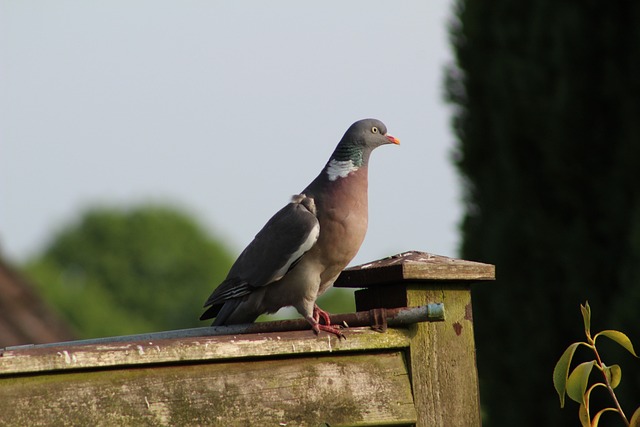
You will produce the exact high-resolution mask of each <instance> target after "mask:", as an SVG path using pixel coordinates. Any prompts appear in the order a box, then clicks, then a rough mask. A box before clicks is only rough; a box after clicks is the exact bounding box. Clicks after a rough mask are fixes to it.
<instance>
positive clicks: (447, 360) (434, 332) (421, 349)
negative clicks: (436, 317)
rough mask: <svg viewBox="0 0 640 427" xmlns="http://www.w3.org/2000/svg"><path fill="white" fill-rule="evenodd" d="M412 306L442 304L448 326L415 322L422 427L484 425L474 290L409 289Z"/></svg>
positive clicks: (413, 355)
mask: <svg viewBox="0 0 640 427" xmlns="http://www.w3.org/2000/svg"><path fill="white" fill-rule="evenodd" d="M406 295H407V300H408V301H409V302H410V303H411V304H424V303H425V302H430V301H443V302H444V304H445V306H446V307H447V316H446V320H445V321H444V322H439V323H416V324H415V325H413V326H411V330H412V331H413V333H414V339H413V340H412V342H411V347H410V350H409V354H410V360H411V373H412V381H413V393H414V398H415V405H416V411H417V412H418V414H419V416H418V423H417V424H416V425H417V426H419V427H420V426H424V427H426V426H469V427H471V426H480V425H481V419H480V395H479V391H478V371H477V367H476V355H475V346H474V340H473V339H474V338H473V317H472V312H471V293H470V292H469V286H468V285H467V286H462V285H460V286H451V285H449V286H447V285H444V284H442V283H441V284H440V285H438V284H433V285H425V284H424V283H414V284H407V292H406Z"/></svg>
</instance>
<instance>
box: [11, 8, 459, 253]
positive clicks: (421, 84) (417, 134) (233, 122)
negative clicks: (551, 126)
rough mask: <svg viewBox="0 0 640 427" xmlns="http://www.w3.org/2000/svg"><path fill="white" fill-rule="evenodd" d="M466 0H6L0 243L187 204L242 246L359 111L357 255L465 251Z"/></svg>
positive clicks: (24, 242)
mask: <svg viewBox="0 0 640 427" xmlns="http://www.w3.org/2000/svg"><path fill="white" fill-rule="evenodd" d="M451 8H452V5H451V3H450V1H449V0H430V1H403V2H389V1H349V2H342V1H325V2H300V1H278V0H274V1H269V2H262V1H242V0H241V1H233V2H230V1H215V0H206V1H204V0H202V1H198V0H181V1H168V0H134V1H129V0H127V1H118V0H112V1H86V0H78V1H69V0H58V1H55V2H51V1H44V0H40V1H34V0H21V1H14V0H0V253H1V254H2V256H4V257H5V258H8V259H10V260H12V261H14V262H23V261H25V260H26V259H27V258H28V257H30V256H32V255H34V254H36V253H37V252H38V251H39V250H41V249H42V248H43V246H44V245H45V244H46V243H47V242H48V240H49V239H50V238H51V237H52V235H53V234H54V233H55V232H56V231H57V230H59V229H60V228H61V227H63V226H65V225H66V224H69V223H71V222H72V221H74V220H76V219H78V218H79V216H80V215H81V213H82V212H83V211H84V210H85V209H87V208H88V207H91V206H95V205H97V204H98V205H104V204H107V205H122V206H132V205H135V204H138V203H143V202H154V203H170V204H175V205H178V206H180V207H181V208H182V209H184V210H186V211H187V212H189V213H191V214H193V215H194V216H195V218H196V219H197V220H198V221H199V222H200V223H202V224H203V225H204V226H205V227H206V228H207V230H208V231H209V232H210V233H211V234H212V235H213V236H216V237H218V238H220V239H222V240H223V241H224V242H225V243H226V245H227V246H228V247H229V249H230V251H231V252H232V253H234V254H238V253H240V251H241V250H242V249H243V248H244V246H246V245H247V244H248V243H249V242H250V241H251V239H252V238H253V236H254V235H255V234H256V233H257V232H258V231H259V230H260V228H261V227H262V226H263V225H264V224H265V223H266V221H267V220H268V219H269V218H270V217H271V215H273V214H274V213H275V212H276V211H277V210H278V209H280V208H281V207H282V206H284V205H285V204H286V203H287V202H288V201H289V198H290V196H291V195H292V194H295V193H297V192H300V191H301V190H302V189H303V188H304V187H305V186H306V185H307V184H308V183H309V182H311V181H312V180H313V179H314V178H315V177H316V175H317V174H318V173H319V172H320V171H321V169H322V168H323V166H324V165H325V163H326V162H327V160H328V159H329V156H330V154H331V153H332V151H333V149H334V148H335V145H336V144H337V143H338V141H339V140H340V138H341V137H342V135H343V134H344V132H345V131H346V129H347V128H348V127H349V125H351V123H353V122H355V121H356V120H359V119H362V118H366V117H374V118H378V119H380V120H382V121H383V122H384V123H385V124H386V125H387V128H388V130H389V133H390V134H391V135H394V136H396V137H398V138H399V139H400V140H401V145H400V146H384V147H381V148H378V149H377V150H376V151H374V152H373V154H372V157H371V162H370V167H369V230H368V234H367V237H366V239H365V241H364V244H363V246H362V248H361V249H360V252H359V254H358V255H357V256H356V258H355V259H354V260H353V262H352V265H355V264H361V263H365V262H368V261H373V260H375V259H379V258H382V257H385V256H389V255H392V254H395V253H399V252H403V251H407V250H420V251H425V252H431V253H436V254H441V255H446V256H456V255H457V248H458V241H459V237H458V224H459V221H460V218H461V215H462V203H461V189H460V180H459V179H458V176H457V174H456V171H455V168H454V166H453V164H452V160H451V159H452V156H453V152H454V146H455V139H454V136H453V134H452V131H451V126H450V121H451V114H452V110H451V108H449V107H448V106H447V105H446V104H445V102H444V101H443V93H444V90H443V81H444V77H443V74H444V70H445V67H446V66H447V65H448V64H449V63H450V62H451V57H452V54H451V52H450V51H451V49H450V47H449V42H448V35H447V28H448V23H449V22H450V19H451V17H450V15H451Z"/></svg>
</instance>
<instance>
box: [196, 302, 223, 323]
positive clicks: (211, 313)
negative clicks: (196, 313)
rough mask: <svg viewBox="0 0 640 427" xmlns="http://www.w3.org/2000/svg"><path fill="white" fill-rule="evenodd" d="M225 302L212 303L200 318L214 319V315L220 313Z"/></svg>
mask: <svg viewBox="0 0 640 427" xmlns="http://www.w3.org/2000/svg"><path fill="white" fill-rule="evenodd" d="M223 305H224V304H216V305H212V306H211V307H209V308H208V309H207V311H205V312H204V313H202V316H200V320H207V319H213V318H214V317H216V316H217V315H218V313H219V312H220V310H221V309H222V306H223Z"/></svg>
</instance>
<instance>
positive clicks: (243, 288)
mask: <svg viewBox="0 0 640 427" xmlns="http://www.w3.org/2000/svg"><path fill="white" fill-rule="evenodd" d="M251 291H252V288H251V286H250V285H249V283H248V282H247V281H246V280H242V279H239V278H237V277H233V278H230V279H227V280H225V281H224V282H222V283H220V284H219V285H218V287H217V288H216V289H215V290H214V291H213V293H212V294H211V296H210V297H209V299H207V302H205V303H204V307H208V306H210V305H218V304H223V303H224V302H225V301H228V300H231V299H235V298H240V297H243V296H245V295H249V294H250V293H251Z"/></svg>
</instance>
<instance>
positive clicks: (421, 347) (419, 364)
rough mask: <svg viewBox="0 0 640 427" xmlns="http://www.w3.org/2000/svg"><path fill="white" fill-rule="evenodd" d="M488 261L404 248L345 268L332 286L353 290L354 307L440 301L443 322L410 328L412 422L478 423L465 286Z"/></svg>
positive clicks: (484, 272)
mask: <svg viewBox="0 0 640 427" xmlns="http://www.w3.org/2000/svg"><path fill="white" fill-rule="evenodd" d="M494 279H495V267H494V266H493V265H488V264H481V263H475V262H470V261H464V260H457V259H451V258H446V257H441V256H437V255H431V254H426V253H423V252H405V253H403V254H399V255H395V256H393V257H389V258H385V259H382V260H380V261H376V262H374V263H370V264H365V265H362V266H358V267H354V268H351V269H348V270H345V271H344V272H343V274H342V275H341V276H340V279H339V281H338V282H337V283H336V285H335V286H338V287H363V286H366V287H367V288H366V289H363V290H359V291H356V309H357V311H362V310H369V309H372V308H375V307H387V308H389V307H404V306H420V305H425V304H428V303H434V302H442V303H444V307H445V321H444V322H431V323H417V324H414V325H413V326H411V329H410V330H411V332H412V334H411V336H412V339H411V344H410V346H409V364H410V372H411V383H412V389H413V396H414V405H415V407H416V412H417V416H418V422H417V424H416V425H417V426H479V425H481V419H480V397H479V391H478V372H477V367H476V355H475V345H474V337H473V316H472V308H471V285H472V284H473V283H475V282H477V281H481V280H494Z"/></svg>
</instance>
